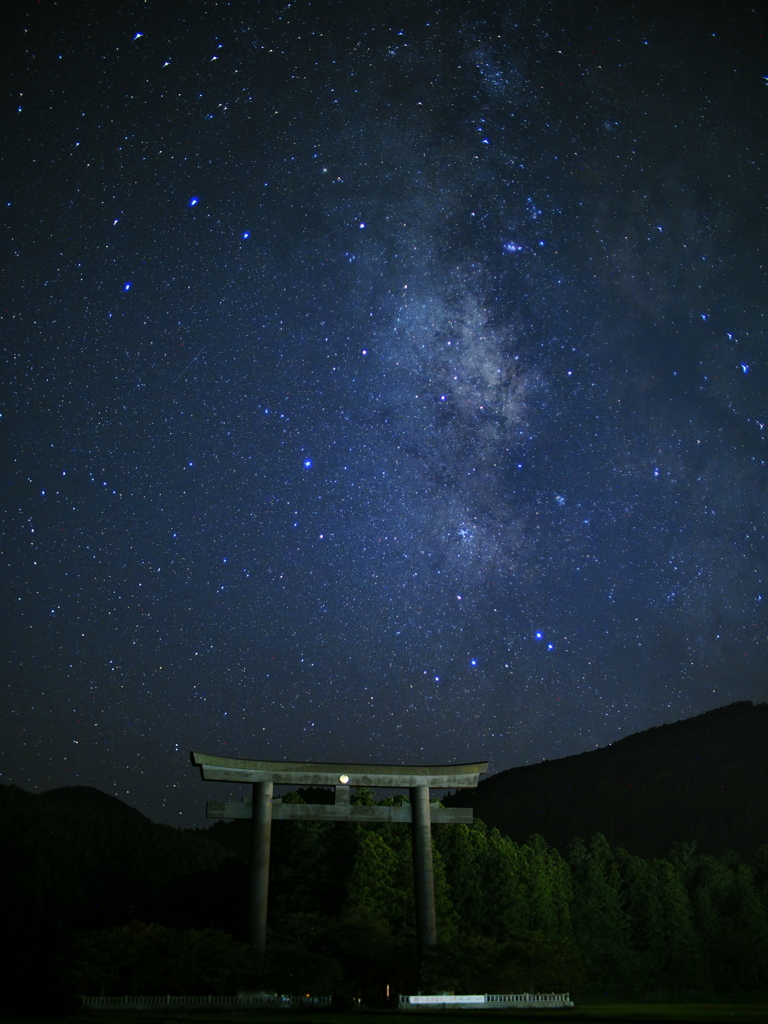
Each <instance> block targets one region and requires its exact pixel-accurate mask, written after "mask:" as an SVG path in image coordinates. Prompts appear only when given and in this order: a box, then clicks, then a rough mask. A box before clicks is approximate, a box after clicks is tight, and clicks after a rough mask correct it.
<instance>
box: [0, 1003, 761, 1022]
mask: <svg viewBox="0 0 768 1024" xmlns="http://www.w3.org/2000/svg"><path fill="white" fill-rule="evenodd" d="M393 1017H397V1018H398V1019H399V1020H401V1021H402V1022H403V1024H407V1021H409V1020H411V1018H413V1024H418V1022H419V1021H421V1022H424V1018H425V1017H426V1018H428V1019H429V1018H434V1017H439V1018H445V1017H447V1018H449V1019H450V1022H451V1024H493V1022H496V1024H516V1022H519V1024H529V1022H531V1021H538V1022H540V1024H550V1022H553V1021H560V1022H562V1024H566V1022H572V1024H593V1022H594V1024H610V1022H611V1021H616V1022H617V1024H631V1022H635V1021H636V1022H639V1024H642V1022H663V1021H670V1022H672V1021H691V1022H696V1024H720V1022H724V1021H734V1022H739V1024H740V1022H743V1024H753V1022H754V1024H765V1022H766V1021H768V1002H761V1003H605V1004H599V1005H583V1006H576V1007H574V1008H573V1009H561V1010H527V1011H526V1010H512V1011H504V1010H497V1011H484V1012H480V1013H466V1012H464V1011H461V1010H459V1011H455V1010H448V1011H445V1010H434V1011H427V1012H413V1011H408V1012H401V1013H398V1012H397V1011H388V1012H368V1011H365V1010H361V1011H358V1012H356V1013H340V1012H337V1011H334V1010H328V1011H315V1012H310V1013H306V1012H304V1013H297V1012H293V1011H291V1010H278V1011H253V1010H240V1011H237V1012H232V1013H230V1012H223V1013H216V1012H208V1011H200V1012H195V1011H181V1012H178V1013H152V1012H149V1011H145V1012H134V1011H126V1012H121V1011H114V1012H112V1013H97V1012H93V1013H88V1012H82V1013H78V1014H73V1015H71V1016H69V1017H18V1018H17V1017H11V1018H5V1020H6V1021H8V1022H9V1024H311V1022H312V1021H315V1022H316V1024H394V1022H393ZM424 1024H426V1022H424Z"/></svg>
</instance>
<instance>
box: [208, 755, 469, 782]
mask: <svg viewBox="0 0 768 1024" xmlns="http://www.w3.org/2000/svg"><path fill="white" fill-rule="evenodd" d="M192 763H193V764H196V765H199V767H200V771H201V774H202V776H203V778H204V779H207V780H210V781H214V780H215V781H217V782H273V783H275V784H276V785H289V786H367V787H369V788H371V789H376V788H381V789H411V788H413V787H414V786H428V787H429V788H430V789H474V788H475V787H476V786H477V782H478V777H479V776H480V774H481V773H483V772H485V771H487V770H488V763H487V762H485V761H482V762H478V763H476V764H449V765H392V764H325V763H323V762H306V761H248V760H245V759H244V758H238V757H218V756H216V755H213V754H198V753H196V752H195V751H193V752H192Z"/></svg>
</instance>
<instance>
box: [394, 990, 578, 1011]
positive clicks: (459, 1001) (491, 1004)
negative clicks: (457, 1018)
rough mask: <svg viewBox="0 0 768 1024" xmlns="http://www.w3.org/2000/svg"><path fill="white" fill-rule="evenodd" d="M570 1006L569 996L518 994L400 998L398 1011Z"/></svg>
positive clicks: (543, 993) (527, 1008) (562, 993)
mask: <svg viewBox="0 0 768 1024" xmlns="http://www.w3.org/2000/svg"><path fill="white" fill-rule="evenodd" d="M560 1006H573V1000H572V999H571V997H570V995H569V993H568V992H518V993H513V994H510V995H487V994H486V995H473V996H454V995H448V994H447V993H446V994H442V995H437V996H400V1006H399V1009H401V1010H421V1009H432V1008H434V1009H450V1008H451V1007H456V1008H463V1009H471V1010H514V1009H521V1010H522V1009H526V1010H530V1009H537V1008H541V1009H545V1008H546V1009H554V1008H556V1007H560Z"/></svg>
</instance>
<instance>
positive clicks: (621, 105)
mask: <svg viewBox="0 0 768 1024" xmlns="http://www.w3.org/2000/svg"><path fill="white" fill-rule="evenodd" d="M765 28H766V26H765V18H764V17H763V16H762V15H761V14H759V13H757V9H756V8H755V9H753V8H751V7H750V6H748V5H740V4H718V3H713V4H710V5H699V4H697V5H686V7H685V9H681V10H679V11H678V10H677V9H674V8H670V6H669V5H668V4H666V5H661V4H651V3H635V4H622V5H620V6H619V8H618V9H614V8H613V6H612V5H597V4H588V3H584V4H580V3H577V4H573V3H569V4H564V3H554V2H553V3H546V2H541V3H521V4H519V5H517V6H515V5H513V4H509V3H506V2H505V3H501V2H499V3H477V4H474V5H467V4H466V3H455V4H449V3H418V4H400V3H379V4H375V5H373V6H372V7H371V6H370V5H366V7H365V8H363V7H361V6H360V5H357V4H352V3H347V2H336V3H333V2H318V3H308V2H303V0H302V2H295V3H286V4H270V3H246V2H232V3H220V4H216V3H208V4H204V3H189V4H185V5H182V7H179V6H178V5H171V4H168V3H146V4H140V3H135V2H132V3H126V4H122V5H120V6H119V7H116V8H114V9H112V8H110V9H107V8H105V7H104V5H102V4H93V5H88V4H78V5H77V7H76V8H75V7H73V6H72V5H67V4H61V5H56V4H53V3H47V4H33V3H21V4H17V5H16V6H15V10H14V14H13V15H12V17H11V18H10V19H9V22H8V24H7V26H6V29H5V30H4V36H5V41H4V44H3V45H4V46H5V48H6V52H5V54H4V56H3V66H4V67H5V68H6V69H7V73H6V75H5V85H4V89H3V93H2V104H3V105H2V131H3V139H4V141H3V145H2V147H1V148H0V166H1V167H2V176H1V178H0V181H1V183H2V184H1V189H2V191H1V194H0V203H1V204H2V206H1V210H2V219H1V220H0V230H1V231H2V251H3V265H4V271H5V272H4V276H3V283H2V295H1V296H0V298H2V304H1V306H0V314H1V315H0V347H1V350H2V351H1V354H2V375H1V376H2V379H1V381H0V412H1V413H2V418H1V419H0V458H1V460H2V462H1V465H2V480H3V486H2V494H3V500H2V506H3V519H2V530H3V534H2V536H3V570H4V571H3V578H4V586H3V588H2V597H1V600H2V607H1V608H0V621H1V622H2V627H1V628H2V652H3V673H2V690H0V693H1V694H2V713H1V714H0V723H2V725H1V729H0V751H1V752H2V759H1V760H2V772H3V775H2V779H0V781H3V782H6V783H9V782H12V783H16V784H17V785H21V786H23V787H25V788H30V789H47V788H51V787H53V786H60V785H72V784H82V785H95V786H98V787H100V788H102V789H105V790H107V791H109V792H112V793H115V794H116V795H118V796H119V797H121V798H122V799H124V800H126V801H127V802H129V803H132V804H134V805H135V806H138V807H139V808H140V809H141V810H143V811H144V812H145V813H148V814H149V815H150V816H151V817H153V818H155V819H156V820H165V821H169V822H172V823H177V824H185V825H191V824H195V823H199V822H200V820H201V817H202V810H203V804H204V801H205V799H206V798H211V797H214V796H215V797H219V798H222V797H224V796H225V793H224V791H223V790H224V787H218V788H217V787H213V786H207V787H204V786H202V785H201V783H200V782H199V778H198V777H197V774H196V772H194V770H193V769H192V768H191V767H190V766H189V762H188V752H189V750H190V749H191V748H193V747H194V748H195V749H199V750H203V751H206V752H209V753H218V754H230V755H232V756H241V757H254V758H261V757H263V758H283V757H285V758H288V759H295V760H338V761H342V760H349V761H366V760H368V761H384V762H387V761H392V762H400V763H409V762H411V763H429V762H448V761H466V760H478V759H484V758H485V759H488V760H489V761H490V762H491V769H492V770H494V771H496V770H501V769H504V768H508V767H511V766H513V765H517V764H522V763H528V762H532V761H537V760H540V759H541V758H555V757H560V756H563V755H566V754H571V753H576V752H578V751H581V750H586V749H590V748H594V747H595V746H601V745H604V744H606V743H609V742H612V741H614V740H616V739H618V738H620V737H622V736H625V735H627V734H629V733H631V732H635V731H638V730H640V729H645V728H648V727H650V726H653V725H658V724H660V723H662V722H668V721H672V720H675V719H678V718H683V717H687V716H690V715H694V714H697V713H700V712H702V711H705V710H708V709H710V708H713V707H716V706H719V705H722V704H726V703H728V702H730V701H732V700H737V699H751V700H758V701H759V700H765V699H766V696H767V695H768V686H767V685H766V661H767V659H768V615H767V614H766V605H768V552H767V549H766V517H767V516H768V512H767V511H766V509H767V507H768V501H767V500H766V499H767V497H768V466H767V465H766V458H767V456H766V452H767V451H768V448H767V447H766V430H765V427H766V426H768V407H767V404H768V403H767V401H766V399H767V398H768V366H767V364H766V357H767V355H768V342H767V341H766V318H765V312H764V310H765V296H766V293H767V291H766V260H767V259H768V254H767V253H766V244H767V242H766V240H767V239H768V209H767V208H768V194H767V190H766V185H767V180H768V179H767V177H766V148H767V147H768V78H766V76H768V54H767V53H766V34H765Z"/></svg>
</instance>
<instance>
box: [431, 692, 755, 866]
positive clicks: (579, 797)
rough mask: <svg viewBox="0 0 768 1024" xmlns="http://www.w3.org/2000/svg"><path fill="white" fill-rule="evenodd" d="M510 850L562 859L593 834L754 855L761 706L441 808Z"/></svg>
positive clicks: (670, 730) (596, 753) (744, 704)
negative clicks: (506, 842)
mask: <svg viewBox="0 0 768 1024" xmlns="http://www.w3.org/2000/svg"><path fill="white" fill-rule="evenodd" d="M445 803H446V804H447V805H450V806H464V807H466V806H471V807H473V808H474V811H475V815H476V816H477V817H478V818H481V819H482V820H483V821H484V822H485V823H486V824H487V825H488V826H489V827H495V828H497V829H498V830H499V831H500V832H501V833H502V834H504V835H507V836H509V837H510V838H512V839H514V840H515V841H516V842H524V841H525V840H526V839H527V838H528V837H529V836H530V835H532V834H535V833H537V834H539V835H542V836H543V837H544V838H545V839H546V840H547V841H548V842H549V843H551V844H552V845H553V846H555V847H557V848H558V849H559V850H561V851H565V850H566V849H567V847H568V846H569V845H570V843H571V842H572V841H573V840H574V839H576V838H577V837H581V838H584V839H587V838H588V837H589V836H591V835H593V834H594V833H595V832H602V833H603V835H604V836H605V837H606V839H608V841H609V842H610V843H611V844H612V845H618V846H622V847H624V848H625V849H627V850H629V851H630V852H631V853H635V854H638V855H639V856H642V857H661V856H664V855H665V854H667V853H668V852H669V851H670V849H671V848H672V847H673V846H674V845H675V844H679V843H691V842H695V843H696V844H697V847H698V849H699V850H700V851H701V852H704V853H712V854H720V853H723V852H724V851H725V850H735V851H736V852H737V853H739V854H741V855H742V856H744V857H751V856H753V855H754V853H755V851H756V849H757V847H758V846H760V845H761V844H763V843H768V815H766V813H765V812H766V808H767V807H768V704H757V705H753V704H752V703H751V702H750V701H741V702H739V703H735V704H729V705H727V706H726V707H722V708H717V709H715V710H714V711H708V712H706V713H705V714H702V715H697V716H696V717H695V718H688V719H684V720H683V721H679V722H674V723H673V724H670V725H662V726H658V727H656V728H653V729H647V730H645V731H644V732H639V733H634V734H633V735H632V736H627V737H626V738H625V739H622V740H619V741H618V742H616V743H613V744H611V745H610V746H607V747H602V748H600V749H599V750H593V751H588V752H587V753H584V754H576V755H574V756H572V757H564V758H561V759H559V760H556V761H544V762H541V763H540V764H535V765H526V766H524V767H519V768H510V769H509V770H507V771H503V772H500V773H499V774H497V775H494V776H492V777H491V778H489V779H485V780H483V781H481V782H480V784H479V786H478V788H477V789H476V790H462V791H460V792H458V793H456V794H454V795H452V796H449V797H447V798H446V800H445Z"/></svg>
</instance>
